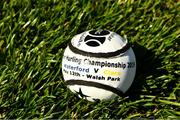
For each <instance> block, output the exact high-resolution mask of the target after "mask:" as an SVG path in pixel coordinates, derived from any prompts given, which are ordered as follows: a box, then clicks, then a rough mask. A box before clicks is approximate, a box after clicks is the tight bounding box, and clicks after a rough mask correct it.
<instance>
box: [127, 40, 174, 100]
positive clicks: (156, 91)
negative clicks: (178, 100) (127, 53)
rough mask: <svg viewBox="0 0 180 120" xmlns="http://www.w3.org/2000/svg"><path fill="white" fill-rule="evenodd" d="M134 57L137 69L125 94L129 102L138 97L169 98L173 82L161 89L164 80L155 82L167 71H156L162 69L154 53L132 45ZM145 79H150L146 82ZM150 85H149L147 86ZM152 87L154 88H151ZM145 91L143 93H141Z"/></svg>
mask: <svg viewBox="0 0 180 120" xmlns="http://www.w3.org/2000/svg"><path fill="white" fill-rule="evenodd" d="M132 48H133V50H134V53H135V55H136V62H137V69H136V76H135V80H134V81H133V84H132V85H131V87H130V89H129V90H128V91H127V92H126V94H125V96H129V97H130V99H131V100H137V99H139V98H140V95H143V94H145V95H153V96H169V94H170V93H171V92H172V90H173V88H174V87H175V86H176V83H175V82H174V81H169V82H167V84H166V87H162V86H163V84H164V83H165V81H164V80H158V81H156V80H157V78H158V77H160V76H162V75H167V74H168V71H167V70H165V69H158V68H160V67H162V66H163V65H162V59H160V58H159V57H158V56H157V55H155V53H154V52H153V51H151V50H148V49H147V48H145V47H143V46H141V45H139V44H138V43H133V46H132ZM147 77H150V79H149V80H150V81H148V79H147ZM148 83H151V85H148ZM152 86H155V87H154V88H152ZM143 89H145V90H144V91H142V90H143Z"/></svg>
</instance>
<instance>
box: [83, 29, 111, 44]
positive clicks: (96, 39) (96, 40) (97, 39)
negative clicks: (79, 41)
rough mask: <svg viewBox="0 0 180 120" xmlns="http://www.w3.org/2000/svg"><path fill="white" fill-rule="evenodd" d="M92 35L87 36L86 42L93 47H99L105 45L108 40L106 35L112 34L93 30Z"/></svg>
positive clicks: (90, 32)
mask: <svg viewBox="0 0 180 120" xmlns="http://www.w3.org/2000/svg"><path fill="white" fill-rule="evenodd" d="M89 34H90V35H87V36H86V37H85V39H84V42H85V43H86V44H87V45H88V46H91V47H98V46H100V45H101V44H103V43H104V42H105V40H106V37H105V36H104V35H108V34H110V32H109V31H107V30H91V31H89ZM91 35H93V36H91Z"/></svg>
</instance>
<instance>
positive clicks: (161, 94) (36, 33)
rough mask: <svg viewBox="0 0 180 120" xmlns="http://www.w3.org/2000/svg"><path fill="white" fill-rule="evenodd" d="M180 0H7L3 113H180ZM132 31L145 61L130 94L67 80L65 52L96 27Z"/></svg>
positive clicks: (2, 31) (2, 13)
mask: <svg viewBox="0 0 180 120" xmlns="http://www.w3.org/2000/svg"><path fill="white" fill-rule="evenodd" d="M179 6H180V2H179V0H146V1H145V0H138V1H135V0H118V1H113V0H104V1H100V0H97V1H95V0H92V1H88V0H66V1H63V0H61V1H60V2H59V1H58V0H1V1H0V118H3V119H10V118H17V119H31V118H39V119H40V118H41V119H46V118H51V119H52V118H59V119H64V118H69V119H81V118H84V119H87V118H98V119H109V118H113V119H116V118H121V119H126V118H133V119H137V118H148V119H150V118H153V119H154V118H156V119H166V118H168V119H174V118H176V119H178V118H180V117H179V116H180V77H179V76H180V57H179V56H180V49H179V36H180V29H179V26H180V24H179V23H180V16H179V14H180V7H179ZM97 28H102V29H108V30H111V31H114V32H116V33H118V34H120V35H121V36H123V37H127V38H128V40H129V41H130V42H131V43H132V44H133V49H134V51H135V54H136V57H137V63H138V69H137V74H136V78H135V81H134V82H133V85H132V87H131V88H130V90H129V91H128V92H127V93H126V95H125V97H118V98H116V99H114V100H111V101H107V102H97V103H91V102H88V101H86V100H81V99H79V98H78V97H77V96H76V95H74V94H73V93H72V92H70V90H69V89H68V88H67V87H66V85H65V83H64V81H63V78H62V72H61V60H62V55H63V51H64V49H65V47H66V46H67V43H68V42H69V41H70V40H71V38H72V37H73V36H74V35H76V34H78V33H81V32H83V31H85V30H89V29H97Z"/></svg>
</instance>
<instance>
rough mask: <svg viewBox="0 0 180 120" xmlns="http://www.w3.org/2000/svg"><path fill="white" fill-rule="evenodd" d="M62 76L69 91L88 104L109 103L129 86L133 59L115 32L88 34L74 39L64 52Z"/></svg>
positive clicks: (132, 75) (105, 31)
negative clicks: (106, 101)
mask: <svg viewBox="0 0 180 120" xmlns="http://www.w3.org/2000/svg"><path fill="white" fill-rule="evenodd" d="M62 73H63V77H64V80H65V82H66V84H67V86H68V87H69V89H70V90H71V91H72V92H74V93H76V94H78V96H79V97H81V98H84V99H87V100H89V101H99V100H110V99H113V98H114V97H116V96H118V95H119V96H121V95H122V94H123V93H125V92H126V91H127V90H128V89H129V87H130V86H131V84H132V82H133V80H134V77H135V73H136V58H135V55H134V52H133V50H132V48H131V47H130V45H129V43H128V41H127V40H126V39H123V38H122V37H121V36H119V35H118V34H116V33H115V32H111V31H108V30H90V31H85V32H83V33H81V34H78V35H76V36H74V37H73V38H72V40H71V42H70V43H69V45H68V46H67V48H66V49H65V51H64V56H63V60H62Z"/></svg>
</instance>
